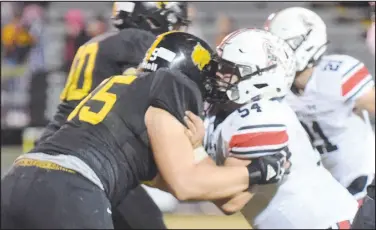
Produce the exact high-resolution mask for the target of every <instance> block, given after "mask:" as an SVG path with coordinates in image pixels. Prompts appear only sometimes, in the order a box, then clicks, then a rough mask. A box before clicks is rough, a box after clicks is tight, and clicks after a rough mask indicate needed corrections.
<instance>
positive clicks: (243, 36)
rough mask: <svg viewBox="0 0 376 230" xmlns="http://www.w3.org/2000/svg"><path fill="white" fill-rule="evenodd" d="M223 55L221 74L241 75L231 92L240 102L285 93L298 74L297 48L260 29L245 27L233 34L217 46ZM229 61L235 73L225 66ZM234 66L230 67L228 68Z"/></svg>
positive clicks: (229, 91) (236, 100) (228, 94)
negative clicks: (295, 49)
mask: <svg viewBox="0 0 376 230" xmlns="http://www.w3.org/2000/svg"><path fill="white" fill-rule="evenodd" d="M217 53H218V55H219V56H220V57H221V59H223V62H222V63H221V64H220V66H219V67H218V72H219V73H220V74H221V75H223V76H224V75H227V76H229V75H231V76H234V75H236V76H238V81H237V82H236V83H234V84H233V85H232V87H230V88H228V89H227V92H226V93H227V96H228V97H229V99H230V100H231V101H233V102H236V103H238V104H244V103H248V102H250V101H255V100H260V99H271V98H275V97H284V96H285V95H286V93H287V92H288V90H290V88H291V85H292V83H293V81H294V78H295V73H296V59H295V56H294V52H293V50H292V49H291V48H290V46H289V45H288V44H287V43H286V42H285V41H284V40H283V39H281V38H279V37H277V36H275V35H273V34H272V33H270V32H267V31H264V30H260V29H241V30H238V31H235V32H233V33H231V34H229V35H228V36H227V37H226V38H224V40H223V41H222V43H221V44H220V45H219V46H218V47H217ZM225 62H228V63H229V64H228V66H233V67H232V70H233V72H232V74H231V73H230V71H229V70H227V71H226V68H225V67H223V66H221V65H224V64H225ZM227 69H230V68H227Z"/></svg>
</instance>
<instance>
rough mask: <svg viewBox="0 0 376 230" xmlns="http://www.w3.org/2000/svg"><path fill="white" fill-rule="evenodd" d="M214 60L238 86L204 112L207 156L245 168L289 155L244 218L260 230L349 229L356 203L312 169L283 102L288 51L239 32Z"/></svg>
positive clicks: (253, 32)
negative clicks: (285, 167) (285, 170)
mask: <svg viewBox="0 0 376 230" xmlns="http://www.w3.org/2000/svg"><path fill="white" fill-rule="evenodd" d="M218 54H219V55H220V56H221V58H222V59H224V60H226V61H227V62H228V64H227V66H220V68H219V72H220V73H219V74H221V75H222V76H224V77H227V78H232V77H234V76H235V77H238V78H240V79H241V80H240V82H238V83H236V84H234V85H232V86H230V87H228V90H227V91H226V93H227V95H228V97H229V98H230V99H231V101H232V102H233V103H230V104H226V105H225V106H215V107H216V108H214V107H213V108H212V109H211V111H209V116H208V117H207V118H206V121H205V124H206V126H207V133H206V137H205V140H206V141H205V144H206V147H207V151H208V153H209V154H210V155H211V156H212V157H213V158H215V159H216V162H217V164H225V165H237V164H242V163H241V161H242V160H234V159H243V160H244V161H245V162H244V164H247V162H248V161H247V160H255V159H258V158H259V157H262V156H266V155H273V154H275V153H276V152H279V151H281V150H282V149H285V150H286V147H288V149H289V150H286V151H291V154H292V155H291V159H290V161H291V163H292V166H291V168H290V174H289V175H288V176H287V177H285V178H284V180H283V182H282V183H280V184H279V185H278V186H273V185H267V186H257V187H254V189H255V190H254V191H253V192H255V194H254V196H253V197H252V199H251V200H250V201H249V202H248V204H247V205H246V206H245V207H244V208H243V209H242V213H243V215H244V216H245V217H246V219H247V220H248V221H249V223H250V224H251V225H252V227H253V228H258V229H272V228H281V229H307V228H311V229H313V228H320V229H327V228H340V229H349V228H350V222H351V220H352V219H353V217H354V216H355V213H356V211H357V202H356V200H355V199H354V198H353V197H352V196H351V195H350V194H349V193H348V192H347V190H346V189H345V188H343V187H342V186H341V184H340V183H338V182H337V181H336V180H335V179H334V178H333V177H332V176H331V174H330V173H329V172H328V171H327V170H326V169H325V168H324V167H322V166H320V164H318V160H319V158H320V156H319V153H318V152H317V151H315V150H314V149H313V148H312V145H311V144H310V140H309V138H308V135H307V134H306V132H305V130H304V128H303V127H302V126H301V124H300V122H299V120H298V119H297V117H296V115H295V113H294V111H293V110H292V109H291V108H290V107H289V106H288V105H287V103H285V102H284V100H283V97H284V96H285V95H286V93H287V92H288V91H289V89H290V86H291V84H292V82H293V80H294V77H295V66H296V65H295V57H294V54H293V51H292V49H291V48H290V47H289V46H288V44H287V43H285V42H284V41H283V40H282V39H280V38H279V37H277V36H275V35H273V34H271V33H269V32H267V31H263V30H257V29H242V30H238V31H235V32H233V33H232V34H230V35H228V36H227V37H226V38H225V39H224V41H223V42H222V43H221V45H220V46H219V47H218ZM230 82H231V81H230ZM269 173H270V171H269ZM270 174H271V176H274V175H275V174H273V173H270ZM242 205H243V204H241V202H240V207H241V206H242ZM257 207H258V208H259V209H257Z"/></svg>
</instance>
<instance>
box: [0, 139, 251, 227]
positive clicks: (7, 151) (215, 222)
mask: <svg viewBox="0 0 376 230" xmlns="http://www.w3.org/2000/svg"><path fill="white" fill-rule="evenodd" d="M20 153H21V147H20V146H14V147H2V148H1V176H3V174H4V173H5V172H6V171H7V169H8V167H9V165H10V164H11V163H12V162H13V161H14V159H15V158H16V157H17V156H18V155H19V154H20ZM165 221H166V225H167V226H168V228H170V229H250V228H251V227H250V226H249V224H248V223H247V221H246V220H245V219H244V217H243V216H242V215H241V214H235V215H232V216H214V215H183V214H179V215H176V214H166V215H165Z"/></svg>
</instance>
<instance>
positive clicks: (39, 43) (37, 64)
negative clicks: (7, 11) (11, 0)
mask: <svg viewBox="0 0 376 230" xmlns="http://www.w3.org/2000/svg"><path fill="white" fill-rule="evenodd" d="M21 25H22V26H23V28H26V29H27V31H28V33H29V35H30V36H31V38H32V41H33V44H32V46H31V50H30V54H29V55H28V67H29V68H28V70H29V71H30V72H31V73H34V72H36V71H44V70H45V69H46V66H45V58H44V56H45V55H44V53H45V46H46V42H47V41H46V38H45V35H46V34H45V28H44V27H45V15H44V8H43V7H42V6H40V5H39V4H28V5H27V6H26V7H25V8H24V10H23V14H22V19H21Z"/></svg>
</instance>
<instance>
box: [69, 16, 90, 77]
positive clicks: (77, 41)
mask: <svg viewBox="0 0 376 230" xmlns="http://www.w3.org/2000/svg"><path fill="white" fill-rule="evenodd" d="M65 27H66V30H67V36H66V38H65V49H64V50H65V55H64V70H65V71H67V72H68V71H69V69H70V66H71V65H72V62H73V59H74V55H75V54H76V51H77V50H78V48H79V47H80V46H81V45H83V44H85V42H87V41H88V40H89V39H90V38H89V36H88V35H87V33H86V30H85V19H84V15H83V12H82V11H81V10H79V9H70V10H68V12H67V13H66V14H65Z"/></svg>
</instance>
